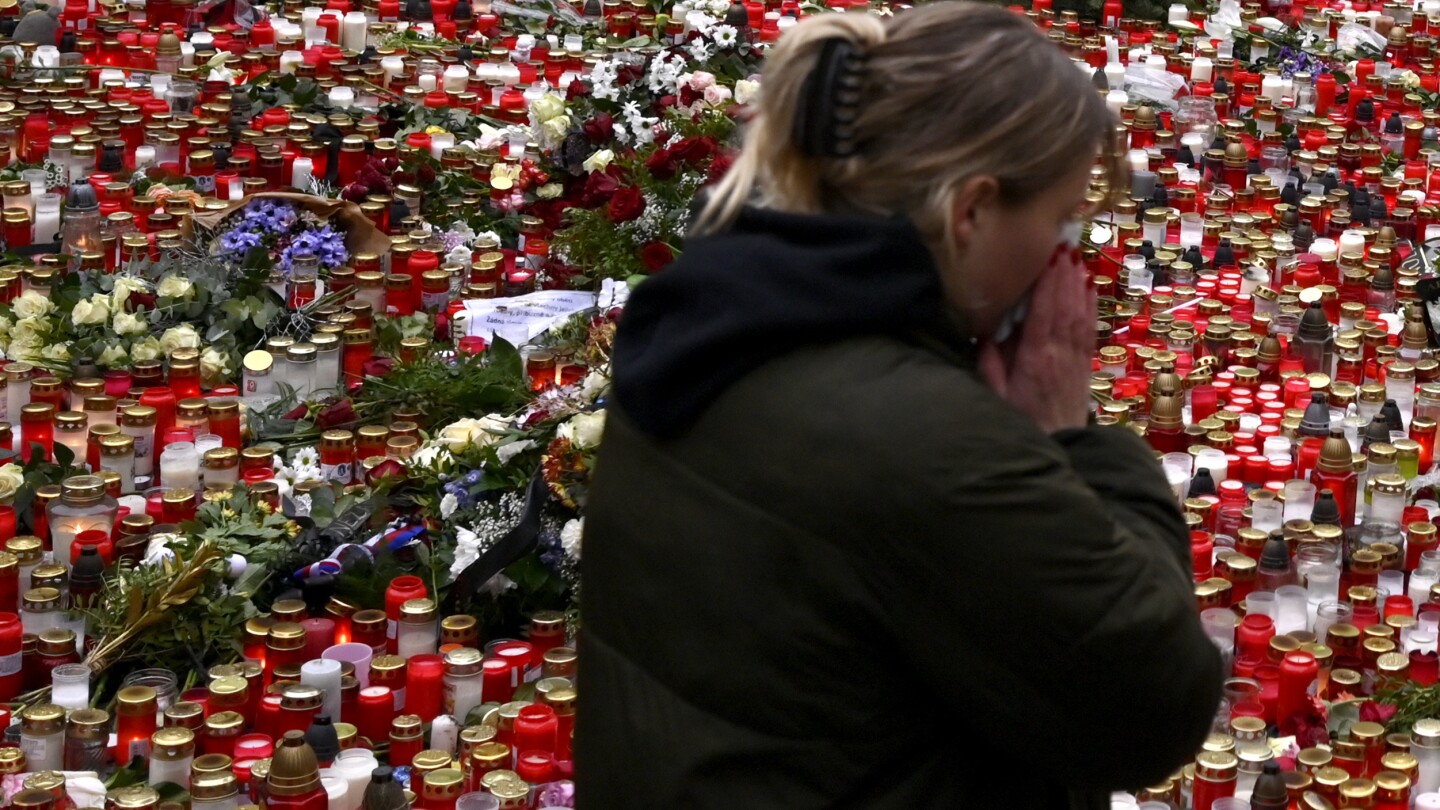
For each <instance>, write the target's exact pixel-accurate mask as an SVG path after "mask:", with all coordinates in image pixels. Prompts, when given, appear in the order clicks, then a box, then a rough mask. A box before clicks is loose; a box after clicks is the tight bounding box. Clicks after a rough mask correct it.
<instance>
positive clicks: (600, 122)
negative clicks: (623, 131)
mask: <svg viewBox="0 0 1440 810" xmlns="http://www.w3.org/2000/svg"><path fill="white" fill-rule="evenodd" d="M583 128H584V130H585V137H587V138H589V139H590V142H591V143H597V144H598V143H605V142H606V141H608V140H610V139H611V138H613V137H614V136H615V119H614V118H613V117H611V115H610V114H609V113H603V112H602V113H596V114H595V117H594V118H591V119H590V120H589V121H586V122H585V126H584V127H583Z"/></svg>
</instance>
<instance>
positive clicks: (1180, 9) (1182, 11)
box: [1170, 3, 1190, 25]
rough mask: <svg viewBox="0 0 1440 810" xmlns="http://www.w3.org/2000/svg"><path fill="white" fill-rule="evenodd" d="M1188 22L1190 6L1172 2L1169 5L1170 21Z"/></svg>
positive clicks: (1172, 22)
mask: <svg viewBox="0 0 1440 810" xmlns="http://www.w3.org/2000/svg"><path fill="white" fill-rule="evenodd" d="M1177 22H1190V8H1189V7H1188V6H1186V5H1185V4H1184V3H1172V4H1171V5H1170V23H1171V24H1172V25H1173V24H1174V23H1177Z"/></svg>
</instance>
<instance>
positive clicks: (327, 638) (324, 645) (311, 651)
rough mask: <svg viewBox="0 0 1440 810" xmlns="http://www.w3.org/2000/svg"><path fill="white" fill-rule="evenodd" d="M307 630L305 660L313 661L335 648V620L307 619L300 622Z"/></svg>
mask: <svg viewBox="0 0 1440 810" xmlns="http://www.w3.org/2000/svg"><path fill="white" fill-rule="evenodd" d="M300 626H302V627H304V628H305V660H306V661H313V660H315V659H316V658H319V657H321V655H322V654H323V653H324V652H325V651H326V650H327V649H329V648H331V647H333V646H335V622H334V620H333V619H305V620H303V621H301V622H300Z"/></svg>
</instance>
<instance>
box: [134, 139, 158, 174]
mask: <svg viewBox="0 0 1440 810" xmlns="http://www.w3.org/2000/svg"><path fill="white" fill-rule="evenodd" d="M153 165H155V147H153V146H151V145H150V144H148V143H147V144H143V145H141V146H137V147H135V166H136V168H139V167H140V166H153Z"/></svg>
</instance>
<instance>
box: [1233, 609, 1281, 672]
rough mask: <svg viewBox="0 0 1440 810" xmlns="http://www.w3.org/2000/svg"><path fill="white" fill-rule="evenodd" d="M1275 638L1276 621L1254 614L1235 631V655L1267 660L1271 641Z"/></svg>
mask: <svg viewBox="0 0 1440 810" xmlns="http://www.w3.org/2000/svg"><path fill="white" fill-rule="evenodd" d="M1274 637H1275V620H1274V619H1271V618H1270V617H1269V616H1266V615H1265V614H1263V613H1252V614H1250V615H1249V616H1246V617H1245V618H1244V619H1242V620H1241V621H1240V626H1239V627H1237V628H1236V629H1235V654H1236V656H1238V657H1246V658H1251V659H1254V660H1257V661H1263V660H1265V658H1266V656H1267V655H1268V654H1269V650H1270V639H1272V638H1274Z"/></svg>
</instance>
